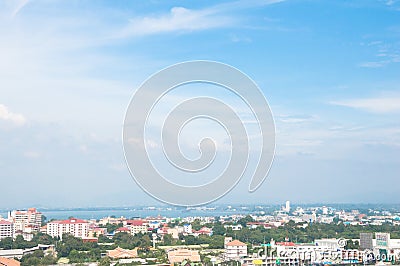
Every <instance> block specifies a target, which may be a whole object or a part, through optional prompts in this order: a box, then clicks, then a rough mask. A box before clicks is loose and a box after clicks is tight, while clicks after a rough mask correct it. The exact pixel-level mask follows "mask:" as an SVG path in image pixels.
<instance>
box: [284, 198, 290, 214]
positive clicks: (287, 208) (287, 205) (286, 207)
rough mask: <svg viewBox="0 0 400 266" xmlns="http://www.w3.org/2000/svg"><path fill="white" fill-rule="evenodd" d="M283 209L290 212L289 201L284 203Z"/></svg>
mask: <svg viewBox="0 0 400 266" xmlns="http://www.w3.org/2000/svg"><path fill="white" fill-rule="evenodd" d="M285 211H286V212H290V201H288V200H287V201H286V204H285Z"/></svg>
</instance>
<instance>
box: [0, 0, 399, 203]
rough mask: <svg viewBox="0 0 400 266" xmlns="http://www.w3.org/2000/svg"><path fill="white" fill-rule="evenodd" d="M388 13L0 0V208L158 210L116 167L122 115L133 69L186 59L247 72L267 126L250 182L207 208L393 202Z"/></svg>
mask: <svg viewBox="0 0 400 266" xmlns="http://www.w3.org/2000/svg"><path fill="white" fill-rule="evenodd" d="M399 14H400V2H398V1H379V0H377V1H372V0H371V1H350V2H345V3H344V2H341V1H331V2H329V3H326V2H325V3H321V2H318V1H290V0H288V1H273V0H270V1H235V2H225V1H218V2H211V1H207V2H191V3H188V2H183V1H173V2H171V1H168V2H163V1H151V2H107V1H96V2H75V1H68V2H57V3H51V2H48V1H40V0H38V1H28V0H22V1H0V23H1V24H2V25H3V27H0V56H1V58H3V60H1V61H0V80H1V84H0V96H1V97H0V136H1V137H0V169H1V174H0V184H1V188H2V196H3V198H2V200H1V202H0V209H5V208H19V207H24V206H25V207H26V206H48V207H90V206H132V205H154V204H158V201H156V200H154V199H153V198H152V197H151V196H149V195H147V194H146V193H145V192H143V191H142V190H141V189H140V188H139V187H138V185H137V184H136V183H135V182H134V181H133V179H132V178H131V176H130V175H129V171H128V169H127V167H126V165H125V161H124V155H123V150H122V137H121V134H122V123H123V119H124V114H125V111H126V108H127V105H128V103H129V100H130V99H131V97H132V95H133V93H134V92H135V90H136V89H137V88H138V87H139V86H140V84H141V83H142V82H143V81H144V80H146V79H147V78H148V76H150V75H151V74H153V73H155V72H157V71H159V70H160V69H163V68H165V67H167V66H169V65H172V64H175V63H179V62H182V61H188V60H212V61H219V62H223V63H227V64H230V65H232V66H234V67H237V68H238V69H240V70H241V71H243V72H244V73H246V74H247V75H249V76H250V77H251V78H252V79H253V80H254V81H255V82H256V83H257V84H258V86H259V87H260V89H261V90H262V92H263V93H264V95H265V97H266V98H267V100H268V102H269V104H270V106H271V109H272V112H273V115H274V119H275V123H276V125H275V126H276V141H277V142H276V156H275V161H274V163H273V165H272V168H271V171H270V174H269V176H268V177H267V179H266V180H265V181H264V183H263V184H262V185H261V187H260V188H259V190H257V191H256V192H254V193H248V183H249V181H250V175H251V173H246V175H245V176H244V178H243V179H242V180H241V181H240V183H239V184H238V185H237V186H236V187H235V188H234V189H233V190H232V191H231V192H230V193H229V194H228V195H226V196H225V197H223V198H222V199H220V200H219V201H217V202H215V203H214V204H228V203H230V202H231V203H243V204H253V203H264V204H278V203H282V202H284V201H285V200H290V201H291V202H293V203H315V202H323V203H329V202H332V203H400V197H399V194H398V188H397V187H398V186H397V185H398V184H399V181H398V178H399V174H400V124H399V119H398V116H399V114H400V78H399V75H398V73H400V21H399V19H398V17H399ZM201 90H202V92H203V93H211V94H212V95H213V96H215V97H219V98H221V99H223V100H224V101H226V102H229V103H230V104H232V105H233V106H235V107H237V108H239V109H240V108H242V105H240V104H239V103H237V101H236V100H235V99H234V98H233V96H232V95H230V94H226V93H220V92H216V91H213V89H212V88H202V89H201ZM194 91H195V90H194V89H193V88H192V89H191V90H189V91H188V92H187V93H186V94H185V93H183V92H182V91H178V92H176V93H175V94H173V95H171V96H170V98H168V99H167V100H166V102H165V103H164V104H165V106H171V105H173V104H174V103H175V102H176V101H177V99H178V100H179V99H181V98H184V97H187V96H192V95H194V94H195V93H194ZM242 115H243V116H244V117H245V116H246V111H243V112H242ZM154 120H155V121H158V120H157V117H156V118H155V119H154ZM249 124H251V121H250V122H249ZM197 127H198V128H204V125H202V124H199V125H197ZM196 129H197V128H195V130H196ZM216 132H217V137H220V138H221V141H224V136H223V134H222V133H221V134H220V132H219V131H216ZM189 133H190V132H189ZM190 137H191V134H189V136H187V135H186V136H184V142H185V143H186V144H188V145H187V148H188V150H190V148H193V143H191V138H190ZM196 140H197V138H196ZM150 144H151V145H153V146H157V145H159V143H157V142H155V143H150ZM196 144H197V143H196ZM189 155H191V156H195V154H194V155H193V154H190V153H189ZM158 160H159V157H157V156H156V159H155V161H156V162H158ZM218 162H219V161H218ZM219 163H221V164H219V165H218V167H217V169H216V170H215V171H217V170H219V169H220V168H222V167H223V164H222V163H223V160H222V161H221V162H219ZM254 163H255V160H254V159H253V160H251V161H250V164H254ZM159 165H161V167H162V168H163V169H164V165H163V164H161V163H160V164H159ZM165 169H167V168H166V167H165ZM204 178H207V177H204Z"/></svg>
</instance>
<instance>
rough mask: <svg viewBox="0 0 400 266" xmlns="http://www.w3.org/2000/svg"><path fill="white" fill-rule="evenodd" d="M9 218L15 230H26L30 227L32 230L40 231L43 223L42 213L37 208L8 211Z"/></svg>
mask: <svg viewBox="0 0 400 266" xmlns="http://www.w3.org/2000/svg"><path fill="white" fill-rule="evenodd" d="M8 220H9V221H10V222H12V223H13V224H14V230H15V231H21V232H26V230H27V228H29V230H30V231H32V232H39V230H40V226H41V224H42V213H40V212H38V211H37V210H36V209H35V208H30V209H28V210H13V211H10V212H9V213H8Z"/></svg>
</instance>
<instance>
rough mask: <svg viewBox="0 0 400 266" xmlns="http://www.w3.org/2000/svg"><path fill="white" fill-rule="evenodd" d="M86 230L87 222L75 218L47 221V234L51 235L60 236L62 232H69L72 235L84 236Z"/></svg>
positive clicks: (85, 235)
mask: <svg viewBox="0 0 400 266" xmlns="http://www.w3.org/2000/svg"><path fill="white" fill-rule="evenodd" d="M88 231H89V223H88V222H87V221H85V220H80V219H75V218H71V219H68V220H63V221H52V222H49V223H47V234H48V235H50V236H52V237H60V238H62V235H63V234H71V235H73V236H74V237H79V238H86V237H87V236H88Z"/></svg>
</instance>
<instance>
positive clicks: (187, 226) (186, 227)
mask: <svg viewBox="0 0 400 266" xmlns="http://www.w3.org/2000/svg"><path fill="white" fill-rule="evenodd" d="M183 232H184V233H185V234H191V233H193V229H192V225H191V224H184V225H183Z"/></svg>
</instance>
